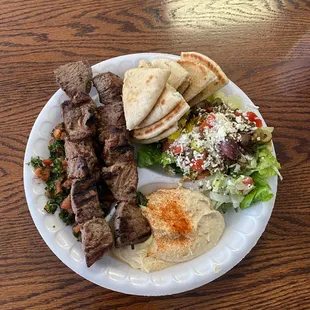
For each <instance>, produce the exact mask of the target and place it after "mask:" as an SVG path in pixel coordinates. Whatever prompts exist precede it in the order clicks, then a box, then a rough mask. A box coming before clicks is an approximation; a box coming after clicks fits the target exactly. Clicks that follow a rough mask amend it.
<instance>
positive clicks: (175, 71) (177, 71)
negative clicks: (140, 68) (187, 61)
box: [152, 58, 189, 89]
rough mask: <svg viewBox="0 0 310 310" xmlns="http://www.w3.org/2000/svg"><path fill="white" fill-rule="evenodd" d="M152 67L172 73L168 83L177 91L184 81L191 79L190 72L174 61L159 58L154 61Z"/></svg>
mask: <svg viewBox="0 0 310 310" xmlns="http://www.w3.org/2000/svg"><path fill="white" fill-rule="evenodd" d="M152 65H153V67H154V68H162V69H169V70H170V71H171V74H170V77H169V79H168V82H167V83H168V84H170V85H171V86H172V87H174V88H175V89H178V88H179V87H180V86H181V85H182V83H183V82H184V81H186V80H188V79H189V74H188V72H187V71H186V70H185V69H184V68H183V67H182V66H181V65H179V64H178V63H177V62H176V61H174V60H171V59H166V58H157V59H154V60H153V61H152Z"/></svg>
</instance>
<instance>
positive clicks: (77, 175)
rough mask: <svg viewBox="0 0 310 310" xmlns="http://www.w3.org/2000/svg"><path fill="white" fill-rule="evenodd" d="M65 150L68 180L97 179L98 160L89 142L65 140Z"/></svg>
mask: <svg viewBox="0 0 310 310" xmlns="http://www.w3.org/2000/svg"><path fill="white" fill-rule="evenodd" d="M65 150H66V159H67V165H68V167H67V173H68V178H69V179H83V178H86V177H87V176H94V177H96V176H97V178H98V177H99V166H98V160H97V157H96V154H95V150H94V147H93V143H92V141H91V140H82V141H77V142H75V141H71V140H70V139H69V138H65Z"/></svg>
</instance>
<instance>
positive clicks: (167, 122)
mask: <svg viewBox="0 0 310 310" xmlns="http://www.w3.org/2000/svg"><path fill="white" fill-rule="evenodd" d="M189 109H190V107H189V105H188V104H187V102H185V101H184V100H183V101H180V102H179V103H178V104H177V106H176V107H175V108H174V109H173V110H172V111H171V112H170V113H169V114H167V115H166V116H165V117H163V118H162V119H161V120H159V121H158V122H156V123H154V124H152V125H150V126H147V127H143V128H140V129H135V130H134V131H133V137H134V138H135V139H137V140H146V139H151V138H154V137H156V136H158V135H159V134H161V133H162V132H163V131H165V130H167V129H168V128H169V127H171V126H172V125H173V124H174V123H176V122H177V121H178V120H179V119H180V118H181V117H182V116H183V115H184V114H185V113H186V112H187V111H188V110H189Z"/></svg>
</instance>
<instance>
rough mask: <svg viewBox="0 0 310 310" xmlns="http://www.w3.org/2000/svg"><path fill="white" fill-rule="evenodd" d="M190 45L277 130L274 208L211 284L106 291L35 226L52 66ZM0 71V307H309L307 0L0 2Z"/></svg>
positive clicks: (309, 55)
mask: <svg viewBox="0 0 310 310" xmlns="http://www.w3.org/2000/svg"><path fill="white" fill-rule="evenodd" d="M190 50H195V51H198V52H201V53H204V54H206V55H208V56H209V57H211V58H213V59H214V60H215V61H217V62H218V63H219V64H220V65H221V67H222V68H223V70H224V71H225V72H226V73H227V75H228V77H229V78H230V79H231V80H232V81H234V82H235V83H237V84H238V85H239V86H240V87H241V88H242V89H243V90H244V91H245V92H246V93H247V94H248V96H249V97H250V98H251V99H252V100H253V101H254V103H255V104H257V105H259V106H260V110H261V113H262V114H263V116H264V118H265V120H266V122H267V123H268V125H269V126H274V127H275V133H274V143H275V147H276V151H277V155H278V159H279V160H280V162H281V164H282V166H283V168H282V174H283V177H284V180H283V181H282V182H280V184H279V188H278V195H277V200H276V204H275V209H274V212H273V214H272V217H271V220H270V222H269V224H268V226H267V228H266V231H265V233H264V234H263V236H262V237H261V239H260V240H259V242H258V243H257V245H256V247H255V248H254V249H253V250H252V251H251V252H250V254H248V255H247V256H246V258H245V259H244V260H243V261H242V262H241V263H240V264H238V265H237V266H236V267H235V268H233V269H232V270H231V271H230V272H228V273H227V274H226V275H224V276H222V277H221V278H219V279H217V280H216V281H214V282H212V283H210V284H208V285H205V286H203V287H200V288H198V289H195V290H192V291H189V292H186V293H182V294H178V295H173V296H163V297H136V296H130V295H125V294H120V293H116V292H112V291H109V290H107V289H104V288H101V287H99V286H96V285H94V284H92V283H90V282H88V281H87V280H84V279H83V278H81V277H80V276H78V275H76V274H75V273H74V272H73V271H71V270H70V269H69V268H67V267H66V266H65V265H64V264H63V263H62V262H61V261H60V260H59V259H58V258H57V257H56V256H55V255H54V254H53V253H52V252H51V250H50V249H49V248H48V247H47V245H46V244H45V243H44V241H43V240H42V238H41V237H40V235H39V233H38V231H37V230H36V228H35V226H34V223H33V221H32V219H31V216H30V214H29V211H28V208H27V204H26V200H25V196H24V189H23V176H22V168H23V157H24V151H25V146H26V143H27V138H28V136H29V133H30V130H31V128H32V125H33V123H34V121H35V119H36V117H37V115H38V114H39V112H40V111H41V109H42V108H43V106H44V104H45V103H46V102H47V101H48V99H49V98H50V96H51V95H52V94H53V93H54V92H55V91H56V90H57V88H58V87H57V85H56V84H55V82H54V76H53V74H52V72H53V70H54V69H55V68H56V67H57V66H59V65H60V64H64V63H66V62H69V61H76V60H89V61H90V62H91V64H95V63H97V62H99V61H102V60H105V59H107V58H110V57H114V56H119V55H123V54H128V53H137V52H168V53H175V54H179V53H180V52H181V51H190ZM0 72H1V74H0V94H1V96H0V117H1V119H2V121H1V123H0V227H1V235H2V236H1V238H0V273H1V275H0V309H148V310H151V309H281V310H282V309H310V246H309V244H310V178H309V174H310V160H309V150H310V130H309V129H310V125H309V124H310V1H306V0H300V1H298V0H288V1H286V0H278V1H275V0H274V1H272V0H270V1H267V0H261V1H259V0H252V1H242V0H225V1H221V0H218V1H203V0H200V1H199V0H175V1H169V0H163V1H151V0H150V1H130V0H118V1H113V0H106V1H90V0H87V1H86V0H79V1H70V0H66V1H65V0H53V1H44V0H24V1H15V0H10V1H7V0H1V1H0Z"/></svg>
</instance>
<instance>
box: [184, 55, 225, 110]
mask: <svg viewBox="0 0 310 310" xmlns="http://www.w3.org/2000/svg"><path fill="white" fill-rule="evenodd" d="M181 57H182V59H184V60H191V61H196V62H198V63H200V64H202V65H204V66H206V67H207V68H208V69H209V70H211V71H212V72H213V73H214V74H215V76H216V80H215V81H213V82H212V83H211V84H209V85H208V86H207V87H206V88H205V89H204V90H203V91H202V92H201V93H200V94H198V95H197V96H196V97H195V98H193V99H192V100H191V101H190V105H191V106H193V105H195V104H197V103H199V102H201V101H202V100H204V99H206V98H207V97H209V96H211V95H212V94H213V93H215V92H216V91H218V90H219V89H220V88H222V87H223V86H225V85H226V84H227V83H228V81H229V80H228V78H227V76H226V74H225V73H224V72H223V70H222V69H221V68H220V66H219V65H218V64H217V63H216V62H215V61H213V60H212V59H210V58H209V57H207V56H205V55H202V54H199V53H196V52H183V53H181Z"/></svg>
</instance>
